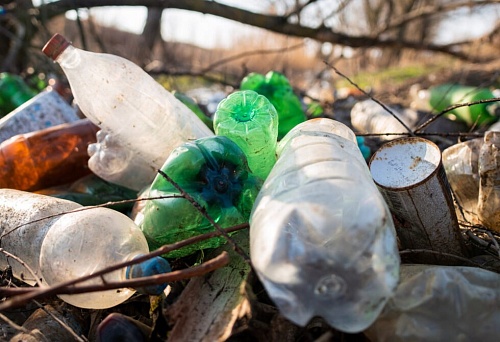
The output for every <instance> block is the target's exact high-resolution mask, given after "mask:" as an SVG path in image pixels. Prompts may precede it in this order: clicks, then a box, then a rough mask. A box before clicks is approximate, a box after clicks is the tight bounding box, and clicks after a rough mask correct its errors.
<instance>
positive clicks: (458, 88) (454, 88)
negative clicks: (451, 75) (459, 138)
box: [429, 84, 498, 126]
mask: <svg viewBox="0 0 500 342" xmlns="http://www.w3.org/2000/svg"><path fill="white" fill-rule="evenodd" d="M494 97H495V96H494V95H493V93H492V92H491V91H490V90H489V89H487V88H477V87H471V86H463V85H460V84H442V85H439V86H435V87H431V88H429V103H430V105H431V107H432V108H433V110H434V111H436V112H440V111H442V110H445V109H446V108H448V107H449V106H452V105H455V104H461V103H469V102H475V101H479V100H487V99H492V98H494ZM496 106H498V105H497V104H495V103H481V104H476V105H473V106H464V107H459V108H455V109H453V110H451V111H449V112H447V114H445V116H447V117H452V118H453V119H456V120H459V121H462V122H465V123H466V124H468V125H469V126H472V125H474V124H476V125H479V126H482V125H486V124H491V123H493V122H494V121H496V120H498V117H497V116H496V115H495V114H494V110H493V109H494V108H495V107H496Z"/></svg>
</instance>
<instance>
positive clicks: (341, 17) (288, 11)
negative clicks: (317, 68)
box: [0, 0, 500, 70]
mask: <svg viewBox="0 0 500 342" xmlns="http://www.w3.org/2000/svg"><path fill="white" fill-rule="evenodd" d="M263 3H264V4H265V5H267V7H263V8H264V9H263V11H265V12H261V13H256V12H251V11H248V10H244V9H241V8H238V7H234V6H229V5H225V4H222V3H219V2H216V1H208V0H100V1H98V0H60V1H52V2H48V3H43V4H42V5H41V6H39V7H36V8H35V7H33V5H32V3H31V1H29V0H23V1H15V2H10V3H9V4H7V5H5V6H4V9H5V10H6V11H5V12H6V13H5V14H3V15H2V16H1V17H0V24H1V25H2V27H1V29H2V30H1V31H0V35H2V36H3V37H6V38H7V39H8V40H9V41H10V43H9V44H8V48H7V49H2V50H1V51H0V58H1V60H2V64H1V66H2V70H15V69H17V70H22V69H23V68H25V67H26V63H27V62H26V61H23V60H21V59H18V60H16V63H15V66H13V65H12V63H13V60H12V58H10V59H9V56H12V55H13V54H16V53H18V52H20V51H21V50H23V51H22V55H29V53H27V52H28V49H29V47H30V46H32V44H33V42H32V40H33V39H34V37H35V36H36V34H37V33H42V34H44V36H45V38H46V36H49V35H50V32H47V29H46V27H47V23H48V22H49V21H50V20H51V19H52V18H55V17H57V16H60V15H63V14H64V13H65V12H67V11H69V10H74V9H80V8H88V9H89V8H93V7H100V6H145V7H148V9H149V12H148V20H147V23H146V25H145V27H144V31H143V41H144V45H145V47H146V48H145V49H143V53H144V55H143V56H147V53H148V52H150V51H151V50H152V48H153V47H154V45H155V43H156V42H157V41H158V40H160V23H161V13H162V11H163V10H164V9H166V10H168V9H182V10H188V11H195V12H199V13H205V14H212V15H215V16H219V17H221V18H226V19H230V20H234V21H237V22H240V23H243V24H248V25H251V26H255V27H259V28H263V29H266V30H268V31H271V32H275V33H279V34H283V35H286V36H290V37H298V38H311V39H313V40H315V41H317V42H320V43H330V44H333V45H335V46H348V47H352V48H362V49H374V48H376V49H378V50H379V51H382V55H383V56H384V58H385V63H386V64H387V65H388V64H390V63H393V62H394V61H396V60H397V59H398V58H399V57H400V56H401V54H402V51H431V52H437V53H442V54H447V55H450V56H454V57H456V58H459V59H464V60H471V61H472V60H474V61H478V60H481V59H480V58H479V57H478V56H475V55H473V54H471V53H470V51H468V50H467V44H468V43H469V42H468V41H461V42H456V43H450V44H444V45H442V44H436V43H435V42H433V39H432V38H433V33H434V32H435V28H436V25H438V24H439V22H440V20H441V19H442V18H443V16H444V15H446V13H449V12H451V11H454V10H457V9H460V8H481V7H483V6H487V5H493V4H499V3H500V0H475V1H470V0H456V1H448V0H437V1H432V0H341V1H330V0H281V1H279V0H276V1H267V2H263ZM360 7H361V10H360ZM12 21H15V22H17V24H18V25H20V26H21V27H23V29H24V35H23V37H18V36H16V37H14V36H15V33H14V32H13V29H12V27H9V26H8V25H7V23H8V22H12ZM491 32H492V33H491V34H493V33H494V32H498V29H497V28H492V31H491ZM488 35H489V34H488ZM488 35H487V36H488ZM82 41H84V40H83V39H82ZM20 42H21V43H22V44H20ZM16 51H17V52H16ZM18 54H21V53H18ZM481 58H483V59H484V58H488V56H481Z"/></svg>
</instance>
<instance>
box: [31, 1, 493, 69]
mask: <svg viewBox="0 0 500 342" xmlns="http://www.w3.org/2000/svg"><path fill="white" fill-rule="evenodd" d="M491 1H500V0H491ZM101 6H146V7H157V8H176V9H183V10H189V11H196V12H200V13H204V14H212V15H215V16H219V17H221V18H226V19H229V20H233V21H237V22H239V23H242V24H248V25H251V26H255V27H260V28H263V29H266V30H269V31H273V32H276V33H281V34H285V35H289V36H295V37H300V38H311V39H314V40H317V41H319V42H329V43H332V44H339V45H346V46H350V47H354V48H356V47H379V48H387V47H390V48H406V49H412V50H428V51H435V52H441V53H445V54H448V55H451V56H454V57H457V58H460V59H463V60H473V61H478V60H477V59H475V58H473V57H471V56H469V55H467V54H466V53H464V52H462V51H460V50H458V49H457V47H456V44H451V45H437V44H430V43H424V42H413V41H407V40H400V39H392V38H390V39H380V38H378V37H372V36H350V35H347V34H344V33H340V32H335V31H333V30H332V29H331V28H329V27H326V26H324V25H321V26H319V27H314V28H313V27H306V26H302V25H300V24H295V23H290V22H288V21H287V18H286V17H284V16H276V15H270V14H261V13H254V12H251V11H247V10H244V9H241V8H237V7H232V6H228V5H224V4H221V3H218V2H215V1H208V0H106V1H102V0H61V1H55V2H51V3H47V4H45V5H42V6H40V7H39V12H40V14H43V15H45V16H46V17H47V18H53V17H55V16H58V15H61V14H63V13H65V12H66V11H68V10H72V9H74V8H83V7H101Z"/></svg>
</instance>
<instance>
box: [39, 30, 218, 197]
mask: <svg viewBox="0 0 500 342" xmlns="http://www.w3.org/2000/svg"><path fill="white" fill-rule="evenodd" d="M42 50H43V52H44V53H45V54H46V55H47V56H49V57H50V58H51V59H53V60H54V61H55V62H57V63H58V64H59V65H60V67H61V68H62V70H63V71H64V73H65V75H66V77H67V79H68V81H69V84H70V86H71V90H72V92H73V94H74V97H75V102H76V103H77V104H78V106H79V108H80V109H81V111H82V112H83V113H84V114H85V116H86V117H88V118H89V119H90V120H91V121H92V122H94V123H95V124H96V125H98V126H99V127H101V129H102V130H103V131H105V135H111V136H112V140H114V141H115V142H116V144H115V145H114V147H115V149H112V152H116V149H118V148H119V149H120V150H123V151H124V152H123V154H125V155H127V157H128V158H129V159H128V160H133V163H131V164H130V165H128V164H127V165H125V166H124V167H123V164H124V163H123V162H120V161H119V159H120V158H121V156H122V153H114V154H113V155H111V156H110V157H109V158H104V157H102V156H99V161H103V162H104V164H100V169H99V170H95V171H94V170H93V171H94V172H95V173H96V174H97V175H98V176H100V177H101V178H103V179H106V180H108V181H110V182H114V183H116V184H119V185H122V186H125V187H127V188H130V189H134V190H141V189H142V188H144V187H145V186H148V185H150V184H151V181H152V180H153V179H154V177H155V176H156V171H157V170H158V169H159V168H160V167H161V166H162V165H163V163H164V162H165V160H166V159H167V157H168V156H169V154H170V153H171V152H172V150H173V149H174V148H176V147H177V146H180V145H181V144H183V143H184V142H186V141H191V140H195V139H198V138H201V137H206V136H212V135H213V133H212V131H210V129H209V128H208V127H207V126H206V125H205V124H204V123H203V122H202V121H201V120H200V119H199V118H198V117H197V116H196V115H195V114H194V113H193V112H192V111H191V110H190V109H189V108H187V107H186V105H184V104H183V103H182V102H181V101H179V100H178V99H176V98H175V96H174V95H173V94H172V93H170V92H169V91H167V90H166V89H165V88H164V87H162V86H161V85H160V84H159V83H158V82H156V81H155V80H154V79H153V78H152V77H151V76H150V75H149V74H147V73H146V72H145V71H144V70H142V69H141V68H140V67H139V66H137V65H136V64H134V63H132V62H130V61H129V60H127V59H124V58H121V57H119V56H115V55H109V54H101V53H94V52H90V51H85V50H81V49H78V48H76V47H74V46H73V45H71V43H70V42H68V41H67V40H66V39H65V38H64V37H63V36H61V35H59V34H55V35H54V36H53V37H52V38H51V39H50V40H49V41H48V42H47V44H46V45H45V46H44V48H43V49H42ZM106 162H107V164H106ZM115 162H117V164H118V165H119V167H120V168H119V169H118V170H115V169H114V167H115ZM96 164H99V163H96ZM96 164H92V163H89V167H91V168H93V167H94V165H96ZM137 165H143V167H140V168H139V169H135V167H136V166H137ZM106 168H108V169H109V170H107V171H106V172H101V171H102V169H106ZM143 172H145V174H143ZM121 174H123V175H124V176H126V177H122V176H121ZM108 175H112V176H113V177H112V179H110V178H109V177H108ZM145 180H147V181H145Z"/></svg>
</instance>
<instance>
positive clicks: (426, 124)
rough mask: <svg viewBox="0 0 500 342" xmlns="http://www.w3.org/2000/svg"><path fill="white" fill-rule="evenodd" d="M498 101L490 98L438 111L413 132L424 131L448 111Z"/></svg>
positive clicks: (499, 98)
mask: <svg viewBox="0 0 500 342" xmlns="http://www.w3.org/2000/svg"><path fill="white" fill-rule="evenodd" d="M498 101H500V97H495V98H492V99H485V100H478V101H473V102H467V103H459V104H454V105H451V106H449V107H447V108H445V109H444V110H442V111H440V112H439V113H437V114H436V115H435V116H433V117H432V118H430V119H429V120H427V121H426V122H424V123H422V124H421V125H420V126H418V127H417V128H416V129H415V131H414V132H415V133H416V132H418V131H420V130H422V129H424V128H425V127H427V126H428V125H430V124H431V123H432V122H434V121H436V120H437V119H438V118H439V117H440V116H442V115H444V114H446V113H448V112H449V111H452V110H453V109H456V108H460V107H470V106H474V105H477V104H484V103H493V102H498Z"/></svg>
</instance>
